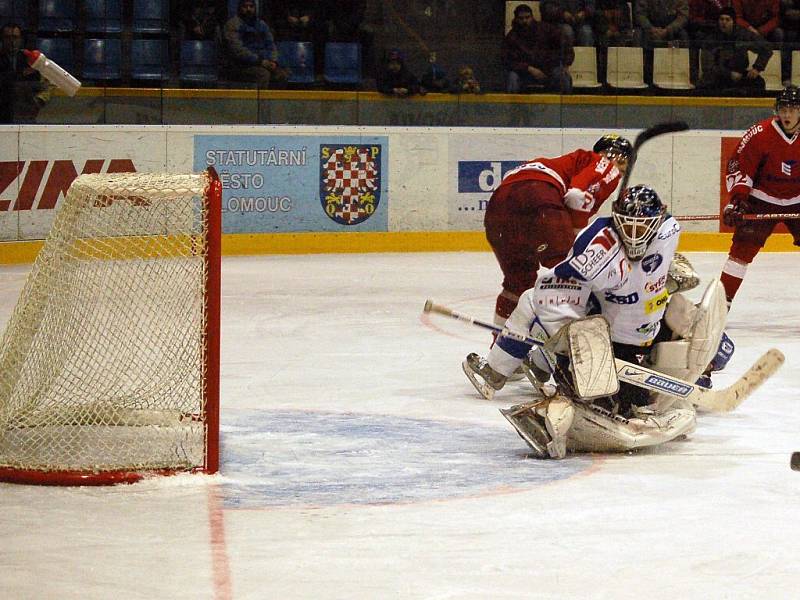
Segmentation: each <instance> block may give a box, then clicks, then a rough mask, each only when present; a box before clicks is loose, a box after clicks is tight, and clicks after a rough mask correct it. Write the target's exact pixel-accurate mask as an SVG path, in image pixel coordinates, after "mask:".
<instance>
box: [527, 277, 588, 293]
mask: <svg viewBox="0 0 800 600" xmlns="http://www.w3.org/2000/svg"><path fill="white" fill-rule="evenodd" d="M536 287H538V288H539V289H541V290H580V289H581V284H580V283H578V282H577V281H575V280H574V279H563V278H561V277H543V278H542V279H540V280H539V282H538V283H537V285H536Z"/></svg>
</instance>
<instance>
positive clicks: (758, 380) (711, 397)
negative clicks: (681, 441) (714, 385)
mask: <svg viewBox="0 0 800 600" xmlns="http://www.w3.org/2000/svg"><path fill="white" fill-rule="evenodd" d="M785 360H786V357H784V355H783V352H781V351H780V350H778V349H777V348H772V349H771V350H767V352H765V353H764V354H763V355H762V356H761V358H759V359H758V360H757V361H756V362H755V363H753V366H752V367H750V368H749V369H748V370H747V372H746V373H745V374H744V375H742V376H741V377H740V378H739V380H738V381H736V382H734V383H733V384H732V385H730V386H729V387H727V388H725V389H722V390H703V389H700V390H699V391H700V392H701V393H700V394H698V395H697V396H694V397H692V398H691V400H692V403H693V404H694V405H695V406H697V407H698V408H702V409H704V410H707V411H710V412H729V411H732V410H733V409H734V408H736V407H737V406H739V405H740V404H741V403H742V402H744V400H745V398H747V397H748V396H749V395H750V394H752V393H753V392H754V391H755V390H756V388H758V387H759V386H760V385H761V384H762V383H764V382H765V381H766V380H767V379H769V378H770V377H771V376H772V375H773V374H774V373H775V372H776V371H777V370H778V369H779V368H780V367H781V365H782V364H783V363H784V361H785Z"/></svg>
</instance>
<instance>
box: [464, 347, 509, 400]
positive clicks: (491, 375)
mask: <svg viewBox="0 0 800 600" xmlns="http://www.w3.org/2000/svg"><path fill="white" fill-rule="evenodd" d="M461 368H462V369H464V375H466V376H467V379H469V381H470V383H472V385H474V386H475V389H476V390H478V393H479V394H480V395H481V396H483V397H484V398H486V399H487V400H491V399H492V398H494V393H495V392H496V391H497V390H499V389H502V388H503V386H504V385H505V384H506V379H507V377H506V376H505V375H503V374H501V373H498V372H497V371H495V370H494V369H493V368H492V367H490V366H489V363H488V362H486V359H485V358H483V357H482V356H478V355H477V354H475V353H474V352H471V353H469V354H468V355H467V358H466V359H465V360H464V362H462V363H461Z"/></svg>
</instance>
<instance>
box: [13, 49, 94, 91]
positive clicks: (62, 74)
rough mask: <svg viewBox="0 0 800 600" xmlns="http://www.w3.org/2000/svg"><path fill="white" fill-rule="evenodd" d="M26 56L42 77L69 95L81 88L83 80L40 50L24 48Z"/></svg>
mask: <svg viewBox="0 0 800 600" xmlns="http://www.w3.org/2000/svg"><path fill="white" fill-rule="evenodd" d="M22 52H23V53H24V54H25V58H27V59H28V64H29V65H30V66H31V68H32V69H36V70H37V71H39V73H41V74H42V77H44V78H45V79H47V81H49V82H50V83H52V84H53V85H54V86H56V87H57V88H58V89H60V90H61V91H63V92H64V93H65V94H66V95H67V96H74V95H75V93H76V92H77V91H78V89H80V87H81V82H80V81H78V80H77V79H75V78H74V77H73V76H72V75H71V74H70V73H69V72H68V71H66V70H65V69H63V68H62V67H61V66H59V65H58V63H56V62H55V61H53V60H51V59H49V58H47V57H46V56H45V55H44V54H42V53H41V52H39V51H38V50H23V51H22Z"/></svg>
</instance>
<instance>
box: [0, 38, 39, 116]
mask: <svg viewBox="0 0 800 600" xmlns="http://www.w3.org/2000/svg"><path fill="white" fill-rule="evenodd" d="M0 33H1V34H2V46H0V123H34V122H35V121H36V115H37V114H39V109H40V108H41V107H42V106H44V104H45V103H46V102H47V101H48V100H49V99H50V86H49V85H48V84H47V83H46V82H44V81H42V77H41V75H39V72H38V71H34V70H33V69H32V68H31V67H30V66H29V65H28V61H27V59H26V58H25V55H24V54H22V48H23V40H22V38H23V35H22V28H21V27H20V26H19V25H16V24H13V23H9V24H7V25H3V27H2V29H0Z"/></svg>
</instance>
